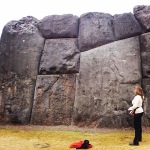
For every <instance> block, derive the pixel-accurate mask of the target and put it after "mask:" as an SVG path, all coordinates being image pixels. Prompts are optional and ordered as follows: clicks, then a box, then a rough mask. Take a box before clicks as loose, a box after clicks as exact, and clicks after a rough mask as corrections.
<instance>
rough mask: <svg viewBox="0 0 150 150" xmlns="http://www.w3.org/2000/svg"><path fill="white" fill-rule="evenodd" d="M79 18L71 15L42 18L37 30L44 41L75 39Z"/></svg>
mask: <svg viewBox="0 0 150 150" xmlns="http://www.w3.org/2000/svg"><path fill="white" fill-rule="evenodd" d="M78 26H79V18H78V17H77V16H73V15H71V14H67V15H52V16H47V17H44V18H43V19H42V20H41V21H40V22H39V23H38V27H39V30H40V31H41V32H42V35H43V37H44V38H46V39H52V38H53V39H54V38H77V37H78Z"/></svg>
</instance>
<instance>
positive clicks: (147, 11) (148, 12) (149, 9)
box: [133, 5, 150, 31]
mask: <svg viewBox="0 0 150 150" xmlns="http://www.w3.org/2000/svg"><path fill="white" fill-rule="evenodd" d="M133 12H134V15H135V17H136V19H137V20H138V22H139V23H140V24H141V26H142V28H143V30H144V31H150V6H145V5H138V6H135V7H134V9H133Z"/></svg>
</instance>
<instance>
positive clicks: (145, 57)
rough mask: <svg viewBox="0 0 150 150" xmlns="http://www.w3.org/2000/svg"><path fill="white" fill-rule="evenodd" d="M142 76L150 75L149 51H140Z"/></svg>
mask: <svg viewBox="0 0 150 150" xmlns="http://www.w3.org/2000/svg"><path fill="white" fill-rule="evenodd" d="M141 58H142V73H143V77H150V51H149V52H141Z"/></svg>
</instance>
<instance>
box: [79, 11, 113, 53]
mask: <svg viewBox="0 0 150 150" xmlns="http://www.w3.org/2000/svg"><path fill="white" fill-rule="evenodd" d="M113 41H115V36H114V32H113V16H111V15H110V14H105V13H98V12H90V13H86V14H83V15H81V16H80V23H79V36H78V45H79V49H80V51H82V52H83V51H87V50H90V49H92V48H95V47H98V46H101V45H104V44H107V43H110V42H113Z"/></svg>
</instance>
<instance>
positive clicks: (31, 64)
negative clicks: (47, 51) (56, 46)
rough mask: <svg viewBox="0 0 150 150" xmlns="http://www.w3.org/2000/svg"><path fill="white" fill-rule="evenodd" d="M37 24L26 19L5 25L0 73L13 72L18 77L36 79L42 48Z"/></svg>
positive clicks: (0, 53) (42, 39)
mask: <svg viewBox="0 0 150 150" xmlns="http://www.w3.org/2000/svg"><path fill="white" fill-rule="evenodd" d="M37 23H38V20H37V19H35V18H33V17H26V18H23V19H21V20H19V21H11V22H9V23H8V24H6V26H5V27H4V30H3V33H2V36H1V45H0V50H1V52H0V58H1V62H2V64H1V65H0V66H1V68H0V70H1V73H5V72H15V73H16V74H17V75H19V76H20V77H26V78H32V79H36V75H37V73H38V67H39V59H40V56H41V53H42V50H43V47H44V38H43V37H41V35H40V33H39V31H38V29H37V27H36V26H37Z"/></svg>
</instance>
